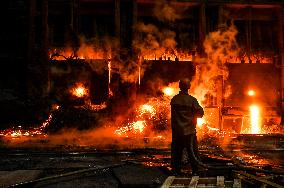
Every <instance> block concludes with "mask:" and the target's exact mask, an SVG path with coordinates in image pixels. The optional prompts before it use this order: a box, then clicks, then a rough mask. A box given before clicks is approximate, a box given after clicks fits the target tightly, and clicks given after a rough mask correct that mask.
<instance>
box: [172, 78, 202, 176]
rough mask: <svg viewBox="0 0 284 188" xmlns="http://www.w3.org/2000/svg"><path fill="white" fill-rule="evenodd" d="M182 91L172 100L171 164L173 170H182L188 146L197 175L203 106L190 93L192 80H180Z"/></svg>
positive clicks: (177, 172) (194, 171) (194, 172)
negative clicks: (198, 143) (199, 127)
mask: <svg viewBox="0 0 284 188" xmlns="http://www.w3.org/2000/svg"><path fill="white" fill-rule="evenodd" d="M179 88H180V92H179V94H177V95H176V96H174V97H173V98H172V100H171V125H172V146H171V165H172V169H173V172H174V173H176V174H179V173H180V172H181V166H182V165H181V163H182V154H183V149H184V148H186V150H187V153H188V157H189V160H190V164H191V168H192V174H194V175H196V174H197V171H198V164H197V162H196V159H199V157H198V146H197V138H196V123H197V118H198V117H202V116H203V115H204V111H203V108H202V107H201V106H200V105H199V103H198V101H197V99H196V98H194V97H193V96H191V95H189V94H188V90H189V88H190V80H189V79H184V80H180V82H179Z"/></svg>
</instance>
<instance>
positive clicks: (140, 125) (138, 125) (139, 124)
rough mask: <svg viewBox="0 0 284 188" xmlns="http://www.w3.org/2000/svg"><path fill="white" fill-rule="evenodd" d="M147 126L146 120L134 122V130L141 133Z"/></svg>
mask: <svg viewBox="0 0 284 188" xmlns="http://www.w3.org/2000/svg"><path fill="white" fill-rule="evenodd" d="M145 126H146V122H145V121H136V122H134V123H133V124H132V127H133V130H134V132H139V133H142V132H143V130H144V128H145Z"/></svg>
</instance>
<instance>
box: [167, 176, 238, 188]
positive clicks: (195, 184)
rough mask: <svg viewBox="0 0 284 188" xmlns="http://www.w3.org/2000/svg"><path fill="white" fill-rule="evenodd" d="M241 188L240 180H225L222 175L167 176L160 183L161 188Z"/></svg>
mask: <svg viewBox="0 0 284 188" xmlns="http://www.w3.org/2000/svg"><path fill="white" fill-rule="evenodd" d="M184 187H192V188H215V187H216V188H225V187H228V188H229V187H232V188H241V180H240V179H234V181H225V178H224V176H217V177H204V178H200V177H199V176H193V177H190V178H184V177H175V176H169V177H168V178H167V179H166V180H165V182H164V183H163V185H162V188H184Z"/></svg>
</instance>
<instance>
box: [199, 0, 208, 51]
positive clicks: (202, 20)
mask: <svg viewBox="0 0 284 188" xmlns="http://www.w3.org/2000/svg"><path fill="white" fill-rule="evenodd" d="M205 36H206V13H205V3H201V5H200V9H199V47H198V48H199V49H198V52H199V54H201V55H204V49H203V42H204V40H205Z"/></svg>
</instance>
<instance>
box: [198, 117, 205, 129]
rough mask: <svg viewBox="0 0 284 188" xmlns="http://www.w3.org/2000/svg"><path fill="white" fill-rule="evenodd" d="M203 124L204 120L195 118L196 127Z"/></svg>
mask: <svg viewBox="0 0 284 188" xmlns="http://www.w3.org/2000/svg"><path fill="white" fill-rule="evenodd" d="M204 123H205V120H204V119H203V118H197V126H198V127H201V126H202V125H203V124H204Z"/></svg>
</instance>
